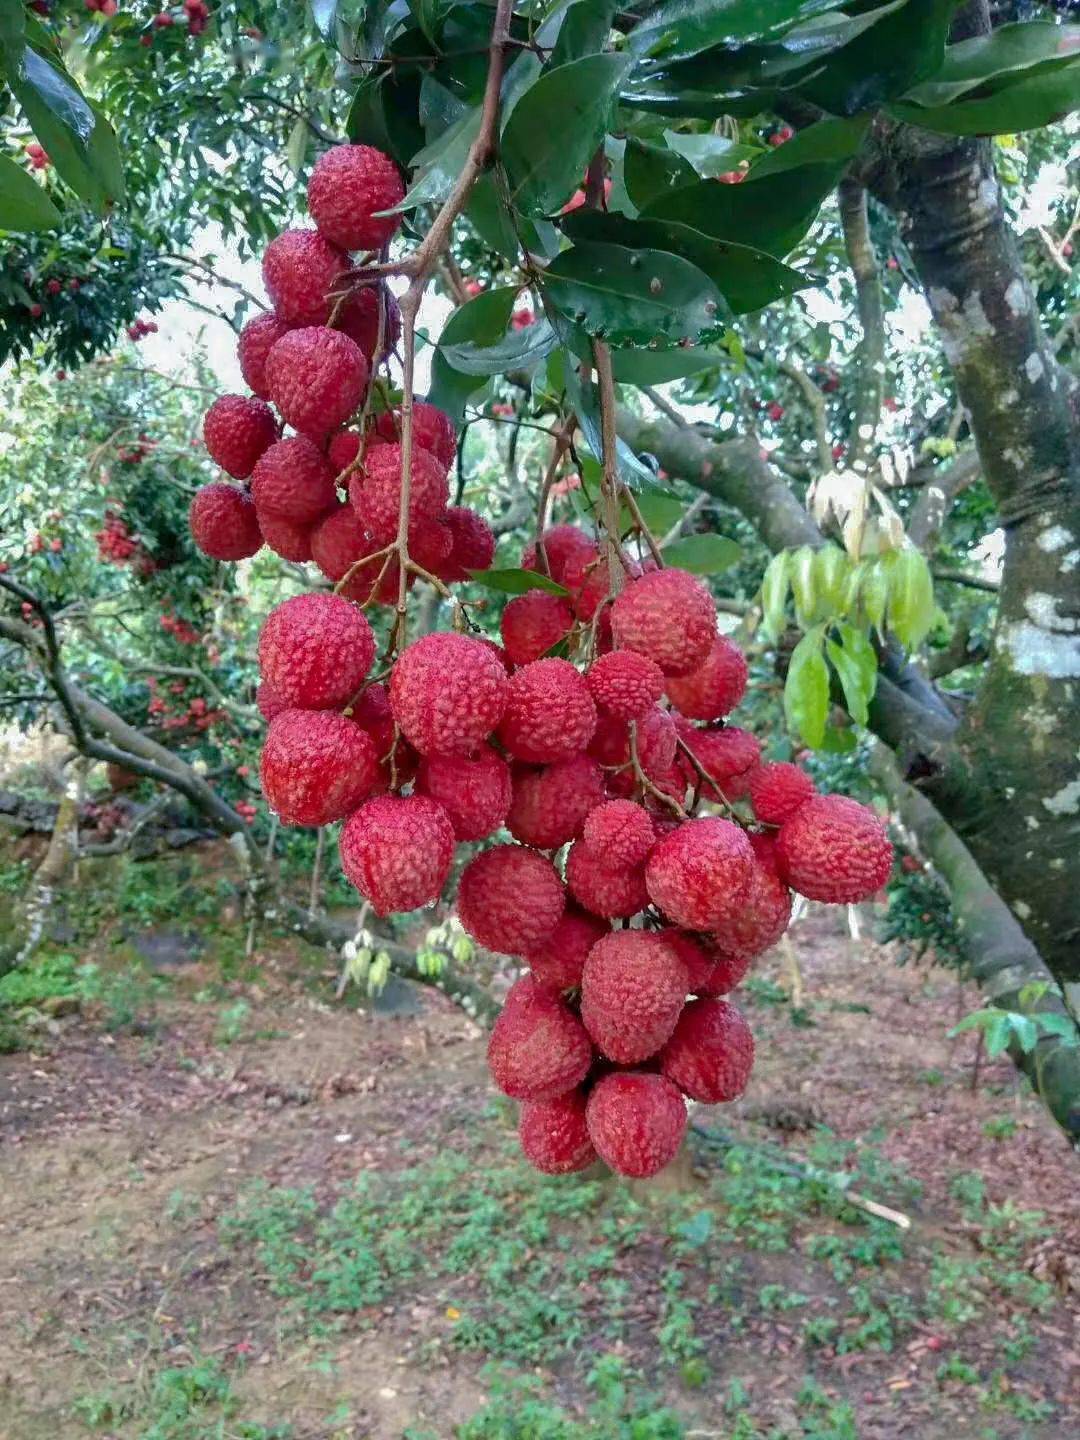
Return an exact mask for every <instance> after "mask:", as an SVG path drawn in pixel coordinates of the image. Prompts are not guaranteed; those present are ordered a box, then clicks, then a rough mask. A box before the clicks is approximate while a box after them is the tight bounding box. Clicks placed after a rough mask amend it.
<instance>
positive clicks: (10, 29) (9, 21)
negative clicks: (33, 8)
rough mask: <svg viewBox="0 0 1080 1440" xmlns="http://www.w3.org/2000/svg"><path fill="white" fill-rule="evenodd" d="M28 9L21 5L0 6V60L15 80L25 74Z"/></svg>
mask: <svg viewBox="0 0 1080 1440" xmlns="http://www.w3.org/2000/svg"><path fill="white" fill-rule="evenodd" d="M25 36H26V8H25V6H23V5H19V4H9V5H0V60H2V61H3V68H4V70H5V71H6V73H7V74H8V75H9V76H10V77H11V79H13V80H18V79H20V78H21V76H22V73H23V55H24V53H25V49H26V46H25Z"/></svg>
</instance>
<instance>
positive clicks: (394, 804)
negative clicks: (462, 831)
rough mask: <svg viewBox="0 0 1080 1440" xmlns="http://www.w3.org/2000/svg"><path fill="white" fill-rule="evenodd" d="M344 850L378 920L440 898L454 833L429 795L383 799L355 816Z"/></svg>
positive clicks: (346, 864) (345, 830) (348, 870)
mask: <svg viewBox="0 0 1080 1440" xmlns="http://www.w3.org/2000/svg"><path fill="white" fill-rule="evenodd" d="M361 733H363V732H361ZM338 846H339V849H340V851H341V868H342V869H343V870H344V871H345V874H346V875H347V876H348V878H349V879H350V880H351V881H352V883H353V884H354V885H355V886H356V888H357V890H359V891H360V894H361V895H363V897H364V899H365V900H369V901H370V902H371V907H372V909H373V910H374V911H375V913H376V915H389V914H391V913H395V912H407V911H409V910H417V909H419V907H420V906H421V905H428V904H430V903H431V901H432V900H435V899H437V898H438V895H439V892H440V891H441V890H442V888H443V886H444V885H445V884H446V877H447V875H448V874H449V873H450V861H451V860H452V858H453V854H454V831H453V828H452V826H451V824H450V821H449V819H448V817H447V814H446V811H445V810H444V809H443V808H442V806H441V805H437V804H436V803H435V801H434V800H430V799H428V797H427V796H426V795H405V796H401V795H378V796H376V797H375V799H374V800H369V801H368V802H367V804H366V805H362V806H361V807H360V809H359V810H356V811H354V812H353V814H352V815H350V816H349V818H348V820H346V822H345V824H344V826H343V827H342V831H341V838H340V840H339V841H338Z"/></svg>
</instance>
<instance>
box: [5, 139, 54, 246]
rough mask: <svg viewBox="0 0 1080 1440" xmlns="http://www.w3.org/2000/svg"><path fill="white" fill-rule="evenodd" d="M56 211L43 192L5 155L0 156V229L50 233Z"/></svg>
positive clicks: (40, 187) (34, 181) (20, 167)
mask: <svg viewBox="0 0 1080 1440" xmlns="http://www.w3.org/2000/svg"><path fill="white" fill-rule="evenodd" d="M59 223H60V211H59V210H58V209H57V208H56V206H55V205H54V204H53V202H52V201H51V200H50V199H49V197H48V195H47V194H46V193H45V190H44V189H43V187H42V186H40V185H39V184H38V183H37V181H36V180H33V179H31V177H30V176H29V175H28V174H27V173H26V171H25V170H24V169H23V168H22V166H21V165H17V164H16V163H15V161H14V160H11V159H9V157H8V156H7V155H0V229H3V230H15V231H29V230H51V229H52V228H53V227H54V226H55V225H59Z"/></svg>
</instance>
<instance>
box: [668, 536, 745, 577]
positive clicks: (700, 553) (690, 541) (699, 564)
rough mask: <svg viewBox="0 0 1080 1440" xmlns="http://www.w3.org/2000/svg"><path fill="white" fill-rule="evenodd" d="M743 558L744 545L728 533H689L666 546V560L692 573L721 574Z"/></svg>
mask: <svg viewBox="0 0 1080 1440" xmlns="http://www.w3.org/2000/svg"><path fill="white" fill-rule="evenodd" d="M741 559H742V547H741V546H739V545H737V544H736V543H735V541H734V540H729V539H728V537H727V536H726V535H687V536H686V538H685V539H683V540H673V541H672V542H671V544H670V545H667V546H665V548H664V560H665V561H666V563H667V564H668V565H674V566H675V567H676V568H677V569H679V570H689V571H690V573H691V574H692V575H720V574H722V573H723V572H724V571H725V570H730V569H731V567H732V565H737V564H738V563H739V561H740V560H741Z"/></svg>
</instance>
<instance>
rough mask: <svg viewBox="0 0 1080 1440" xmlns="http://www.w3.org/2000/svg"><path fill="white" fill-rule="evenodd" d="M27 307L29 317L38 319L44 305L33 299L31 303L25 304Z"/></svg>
mask: <svg viewBox="0 0 1080 1440" xmlns="http://www.w3.org/2000/svg"><path fill="white" fill-rule="evenodd" d="M27 309H28V310H29V312H30V318H31V319H32V320H38V319H40V318H41V316H42V314H43V313H44V310H45V307H44V305H39V304H38V302H37V301H36V300H35V301H34V303H33V304H32V305H28V306H27Z"/></svg>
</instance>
